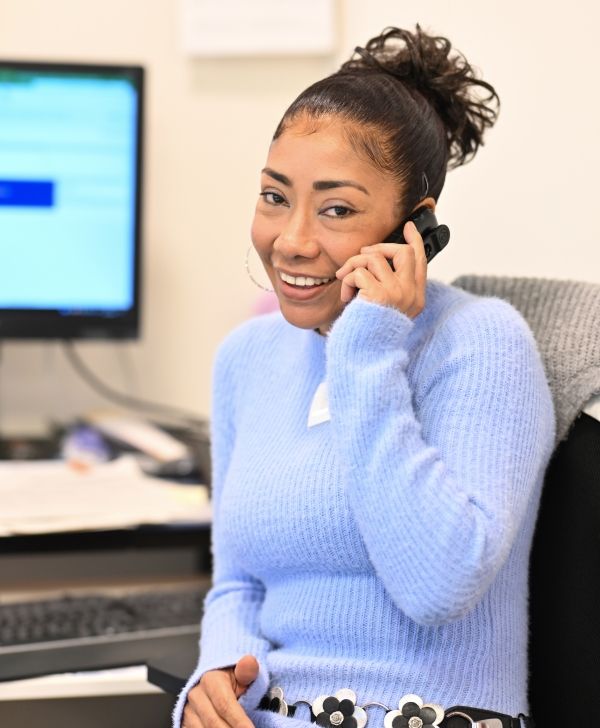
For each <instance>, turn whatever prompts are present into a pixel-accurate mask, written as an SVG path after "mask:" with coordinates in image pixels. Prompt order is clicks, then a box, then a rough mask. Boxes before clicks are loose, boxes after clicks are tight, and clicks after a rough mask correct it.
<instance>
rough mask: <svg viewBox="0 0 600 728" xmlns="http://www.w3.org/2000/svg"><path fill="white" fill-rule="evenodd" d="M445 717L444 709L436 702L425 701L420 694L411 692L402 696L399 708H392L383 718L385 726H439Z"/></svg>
mask: <svg viewBox="0 0 600 728" xmlns="http://www.w3.org/2000/svg"><path fill="white" fill-rule="evenodd" d="M443 719H444V709H443V708H442V706H441V705H437V704H436V703H423V699H422V698H420V697H419V696H418V695H413V694H412V693H409V694H408V695H405V696H404V697H403V698H400V702H399V703H398V710H390V711H389V712H388V713H386V715H385V718H384V719H383V725H384V728H438V726H439V725H440V723H441V722H442V720H443Z"/></svg>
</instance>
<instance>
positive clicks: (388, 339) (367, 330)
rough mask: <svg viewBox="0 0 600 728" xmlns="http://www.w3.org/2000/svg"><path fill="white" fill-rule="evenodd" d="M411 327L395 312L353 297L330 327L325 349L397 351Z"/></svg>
mask: <svg viewBox="0 0 600 728" xmlns="http://www.w3.org/2000/svg"><path fill="white" fill-rule="evenodd" d="M414 325H415V323H414V321H413V320H412V319H411V318H409V317H408V316H407V315H406V314H404V313H402V311H399V310H398V309H397V308H393V307H392V306H384V305H382V304H381V303H375V302H373V301H367V300H366V299H364V298H361V297H360V296H356V297H355V298H354V299H353V300H352V301H350V303H349V304H348V305H347V306H346V308H345V309H344V311H343V312H342V314H341V315H340V316H339V318H338V319H336V321H335V322H334V324H333V326H332V327H331V332H330V334H329V337H328V342H327V346H328V349H329V350H332V349H334V348H335V349H337V348H338V347H339V346H342V347H343V348H348V349H351V350H353V351H361V352H362V353H363V354H365V353H367V354H368V352H369V351H372V350H373V349H376V350H377V351H386V350H390V349H398V348H399V347H401V346H402V344H403V342H404V341H405V340H406V338H407V337H408V335H409V333H410V332H411V331H412V329H413V327H414ZM342 342H343V343H342Z"/></svg>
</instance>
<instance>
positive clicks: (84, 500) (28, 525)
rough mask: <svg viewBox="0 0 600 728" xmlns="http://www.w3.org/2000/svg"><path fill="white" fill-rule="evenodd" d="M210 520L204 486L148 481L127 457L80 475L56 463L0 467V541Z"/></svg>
mask: <svg viewBox="0 0 600 728" xmlns="http://www.w3.org/2000/svg"><path fill="white" fill-rule="evenodd" d="M210 519H211V507H210V502H209V497H208V489H207V488H206V486H203V485H197V486H196V485H180V484H177V483H170V482H166V481H163V480H159V479H156V478H151V477H149V476H147V475H145V474H144V473H143V472H142V471H141V470H140V468H139V466H138V464H137V462H136V460H135V458H134V457H133V456H131V455H124V456H121V457H120V458H118V459H117V460H113V461H111V462H109V463H104V464H102V465H96V466H93V467H92V468H91V469H90V470H89V471H86V472H80V471H77V470H74V469H73V468H72V467H70V466H69V465H67V464H66V463H64V462H61V461H38V462H11V461H7V462H2V463H0V536H8V535H16V534H34V533H52V532H56V531H77V530H100V529H108V528H128V527H131V526H139V525H141V524H157V523H174V522H187V523H208V522H210Z"/></svg>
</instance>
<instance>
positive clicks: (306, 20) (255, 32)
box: [181, 0, 335, 57]
mask: <svg viewBox="0 0 600 728" xmlns="http://www.w3.org/2000/svg"><path fill="white" fill-rule="evenodd" d="M334 5H335V0H277V1H276V2H273V0H269V1H268V2H267V0H181V21H182V45H183V50H184V52H185V53H189V54H191V55H196V56H205V57H219V56H221V57H223V56H248V55H252V56H272V55H287V56H289V55H327V54H331V53H333V51H334V39H335V31H334Z"/></svg>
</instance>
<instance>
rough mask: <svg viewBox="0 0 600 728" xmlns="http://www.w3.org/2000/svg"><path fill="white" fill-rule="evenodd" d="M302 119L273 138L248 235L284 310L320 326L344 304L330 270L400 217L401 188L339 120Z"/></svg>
mask: <svg viewBox="0 0 600 728" xmlns="http://www.w3.org/2000/svg"><path fill="white" fill-rule="evenodd" d="M308 123H309V124H310V126H307V122H306V120H299V121H297V122H295V123H294V124H292V125H291V126H290V127H288V128H287V129H286V130H285V131H284V132H283V134H282V135H281V136H280V137H279V138H278V139H276V140H275V141H274V142H273V143H272V144H271V147H270V150H269V156H268V158H267V163H266V166H265V169H263V171H262V175H261V193H260V197H259V200H258V203H257V205H256V211H255V214H254V221H253V223H252V242H253V244H254V247H255V248H256V250H257V252H258V254H259V256H260V258H261V260H262V263H263V265H264V267H265V270H266V271H267V273H268V275H269V278H270V279H271V283H272V285H273V288H274V290H275V293H276V294H277V297H278V299H279V305H280V307H281V312H282V313H283V315H284V316H285V318H286V319H287V320H288V321H289V322H290V323H291V324H293V325H294V326H299V327H300V328H303V329H318V330H319V331H320V332H321V333H323V334H324V333H326V332H327V331H328V330H329V327H330V326H331V324H332V323H333V322H334V321H335V319H336V318H337V317H338V316H339V315H340V313H341V312H342V310H343V308H344V306H345V305H346V304H345V303H342V301H341V300H340V291H341V285H342V284H341V281H339V280H338V279H337V278H336V277H335V273H336V271H337V270H338V269H339V268H341V266H342V265H343V263H344V262H345V261H346V260H347V259H348V258H350V257H351V256H353V255H356V254H358V253H359V252H360V248H361V247H362V246H363V245H372V244H374V243H379V242H382V241H383V240H384V239H385V238H386V236H387V235H389V233H391V232H392V230H393V229H394V228H395V227H396V226H397V225H398V224H399V222H400V218H399V205H398V199H399V196H400V191H399V188H398V183H397V181H395V180H394V179H392V178H391V177H390V176H389V175H386V174H385V173H384V172H382V171H380V170H379V169H377V168H376V167H375V166H374V165H373V164H371V163H369V162H367V161H366V160H365V159H363V158H362V157H361V156H358V155H357V154H356V152H355V151H353V149H352V147H351V146H350V144H349V143H348V142H347V141H346V139H345V138H344V136H343V133H342V122H340V121H338V120H335V119H334V120H332V121H323V122H319V123H318V124H315V123H314V122H308ZM315 129H316V130H315ZM282 276H284V277H285V278H286V280H284V279H283V277H282ZM290 276H291V278H290ZM298 278H300V280H298ZM305 278H313V279H327V282H325V283H320V284H317V282H316V281H314V280H313V281H312V282H311V281H306V280H304V279H305ZM306 283H309V284H311V283H312V285H305V284H306Z"/></svg>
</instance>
